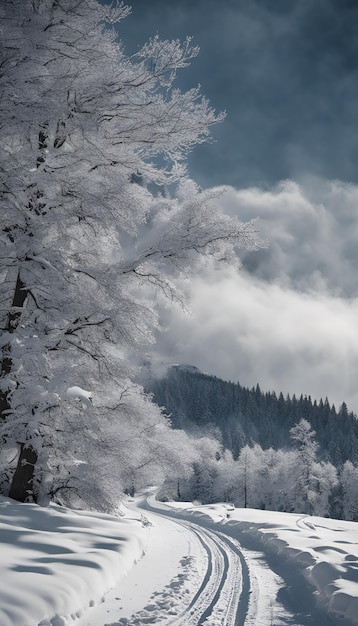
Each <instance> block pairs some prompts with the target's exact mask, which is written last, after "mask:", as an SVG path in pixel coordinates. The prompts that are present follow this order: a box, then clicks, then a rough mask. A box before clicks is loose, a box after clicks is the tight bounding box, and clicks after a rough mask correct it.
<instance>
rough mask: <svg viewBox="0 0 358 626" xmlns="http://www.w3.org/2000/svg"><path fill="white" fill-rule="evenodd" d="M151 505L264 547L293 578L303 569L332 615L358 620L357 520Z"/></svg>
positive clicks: (224, 506) (251, 546)
mask: <svg viewBox="0 0 358 626" xmlns="http://www.w3.org/2000/svg"><path fill="white" fill-rule="evenodd" d="M151 503H152V506H153V507H155V508H158V507H160V508H161V509H162V511H163V513H164V512H165V511H166V512H168V510H171V511H173V512H174V514H175V515H178V516H180V517H184V518H185V519H188V518H189V519H190V518H192V519H195V520H196V521H197V522H199V523H200V524H202V525H205V526H209V527H211V528H213V527H214V528H216V529H220V530H221V531H222V532H224V533H226V534H229V535H230V536H232V537H236V538H237V539H239V540H240V542H241V544H242V545H244V546H245V545H246V546H247V547H249V549H251V550H255V549H258V548H259V549H261V550H262V551H263V552H264V553H265V554H266V555H267V557H268V559H269V562H271V563H272V564H273V565H274V566H275V569H276V570H277V571H279V572H280V570H281V571H287V565H288V567H289V569H290V578H291V579H292V577H294V575H295V572H296V573H297V574H303V576H304V577H305V579H306V580H307V581H308V582H309V583H310V585H311V586H312V591H313V593H314V594H315V596H316V597H317V600H318V603H319V605H321V606H322V607H323V608H324V609H326V610H327V611H328V613H329V614H331V615H332V617H333V618H337V619H339V620H341V619H345V620H346V623H349V624H358V524H357V523H356V522H344V521H341V520H332V519H327V518H320V517H311V516H307V515H297V514H292V513H279V512H272V511H261V510H253V509H235V508H234V507H233V506H230V505H229V506H228V505H227V504H215V505H206V506H193V505H192V504H190V503H170V504H165V505H164V504H162V503H158V502H155V501H154V500H153V499H152V500H151Z"/></svg>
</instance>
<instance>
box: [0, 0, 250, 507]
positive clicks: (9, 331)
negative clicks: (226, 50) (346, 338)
mask: <svg viewBox="0 0 358 626" xmlns="http://www.w3.org/2000/svg"><path fill="white" fill-rule="evenodd" d="M128 12H129V9H128V7H126V6H124V5H123V4H118V3H114V4H113V5H107V4H104V3H101V4H100V3H99V2H97V0H61V2H58V1H57V0H28V1H26V0H25V1H24V0H4V1H3V2H2V3H1V5H0V19H1V22H2V37H1V44H2V47H1V65H0V68H1V69H0V93H1V103H0V128H1V141H0V168H1V193H0V205H1V209H0V210H1V231H0V283H1V284H0V291H1V294H0V297H1V311H0V313H1V322H0V324H1V330H2V335H1V340H0V341H1V344H0V347H1V351H2V365H1V377H0V394H1V395H0V409H1V417H2V419H1V424H0V436H1V440H2V442H3V444H4V449H5V453H4V455H3V456H2V459H5V461H4V474H3V475H4V476H5V479H6V480H5V483H7V484H8V486H9V493H10V495H11V496H12V497H14V498H16V499H19V500H25V499H26V498H32V499H35V500H36V501H38V500H39V499H40V498H41V497H42V496H43V495H45V496H48V495H49V496H51V495H54V494H58V493H60V492H62V494H63V493H64V491H65V490H67V491H68V493H69V492H71V491H73V489H74V488H75V487H76V485H78V489H77V492H78V493H81V494H82V495H83V494H86V493H90V492H91V489H92V493H94V491H95V489H94V487H93V485H95V484H96V483H97V484H98V496H96V498H97V499H98V501H100V500H101V497H102V496H101V495H100V494H101V492H102V490H103V488H104V484H103V483H104V482H105V481H104V480H103V478H104V476H103V472H104V469H103V468H104V465H106V467H107V468H108V473H107V474H108V475H107V474H106V480H107V487H106V489H105V491H106V498H107V496H109V494H112V495H113V492H114V490H115V489H116V488H117V485H120V480H119V479H120V478H121V475H120V474H121V473H120V472H119V471H118V467H122V468H124V467H125V468H126V469H125V471H127V472H128V471H130V467H129V465H128V464H129V463H130V462H131V459H132V460H133V468H132V469H133V471H135V472H138V470H139V468H140V466H141V464H142V467H144V466H145V464H146V463H147V465H148V463H149V460H148V455H149V456H150V451H151V453H152V455H153V456H156V455H158V454H159V448H160V447H161V450H162V452H161V453H160V456H161V458H162V459H164V458H165V456H166V455H165V453H164V447H165V446H164V443H163V442H164V441H165V440H166V439H167V435H165V436H163V437H162V436H160V437H159V436H158V429H159V430H160V429H162V430H163V431H164V430H165V429H167V430H168V429H169V425H168V422H167V420H166V419H165V417H164V416H163V415H162V414H161V412H160V411H159V410H158V409H156V408H155V407H154V406H153V405H151V404H150V401H149V400H148V398H147V397H146V396H145V395H144V393H143V390H142V389H141V387H139V386H138V385H135V384H134V383H133V376H134V374H135V367H134V366H133V363H134V359H133V354H134V353H135V352H136V351H137V352H138V351H139V350H141V349H142V348H143V346H145V345H147V344H148V342H150V341H152V340H153V330H154V329H155V328H156V327H157V325H158V315H157V312H156V306H155V301H154V297H153V293H152V291H150V289H156V291H157V292H158V293H159V294H161V295H162V296H164V297H165V298H167V299H169V300H175V299H177V300H180V294H178V293H177V292H176V290H175V286H174V282H173V279H174V277H175V275H176V274H177V273H178V272H179V273H180V272H184V271H187V270H188V269H190V268H191V267H192V265H193V263H194V262H195V259H196V258H197V257H199V256H200V255H201V254H207V255H210V257H211V258H212V259H214V260H217V261H220V262H222V261H229V262H232V261H233V260H236V246H237V245H248V246H250V247H254V246H255V245H256V236H255V232H254V230H255V229H254V227H253V225H252V224H251V223H250V224H242V223H240V222H239V221H238V220H235V219H232V218H229V217H227V216H225V215H222V214H221V213H220V212H219V211H218V209H217V208H216V206H215V202H214V199H213V197H212V196H211V195H210V193H208V192H202V191H200V190H198V189H197V188H196V186H195V185H194V183H192V182H191V181H189V180H188V179H187V178H186V175H185V157H186V155H187V153H188V151H189V150H190V149H191V148H192V147H193V146H194V145H195V144H197V143H200V142H202V141H204V140H206V139H207V137H208V135H209V129H210V126H211V125H212V124H213V123H214V122H216V121H218V120H219V119H220V116H216V115H215V113H214V112H213V110H212V109H211V108H210V106H209V105H208V102H207V101H206V100H205V98H202V97H201V95H200V93H199V90H198V89H191V90H189V91H188V92H184V93H182V92H181V91H180V90H178V89H176V88H174V86H173V82H174V80H175V77H176V73H177V71H178V70H180V69H181V68H184V67H185V66H187V65H188V63H189V62H190V60H191V59H192V58H193V57H194V56H195V55H196V54H197V49H196V48H193V47H192V46H191V44H190V40H187V41H185V42H184V43H183V44H181V43H180V42H178V41H173V42H169V41H160V40H159V39H158V38H157V37H155V38H154V39H152V40H150V41H149V42H148V43H147V44H146V45H145V46H144V47H143V48H142V49H141V50H140V51H139V52H138V53H137V54H136V55H135V56H134V57H132V58H128V57H127V56H126V55H125V53H124V51H123V48H122V46H121V44H120V42H118V41H117V31H116V28H117V27H118V24H119V22H121V20H122V19H123V18H125V17H126V16H127V14H128ZM142 181H144V183H145V184H143V182H142ZM174 184H176V185H177V186H176V190H175V191H173V192H172V194H171V196H169V194H168V193H167V192H165V193H159V191H158V190H159V189H162V188H163V186H168V185H172V186H173V185H174ZM160 186H161V187H160ZM149 189H152V191H149ZM173 436H174V435H173ZM129 442H131V443H130V444H129ZM134 442H135V443H134ZM131 446H132V449H134V448H136V449H137V452H138V457H137V456H134V458H133V455H132V456H131V454H129V450H130V449H131ZM15 448H16V449H17V451H18V453H17V455H15V454H13V451H14V449H15ZM167 456H168V455H167ZM10 459H11V462H10ZM104 459H105V462H104ZM125 459H127V461H125ZM106 471H107V470H106ZM5 483H4V485H3V492H4V491H5V490H6V484H5ZM119 488H121V486H120V487H119ZM106 498H105V499H106ZM89 499H90V497H89Z"/></svg>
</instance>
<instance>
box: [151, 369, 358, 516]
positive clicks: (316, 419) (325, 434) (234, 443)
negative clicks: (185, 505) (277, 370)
mask: <svg viewBox="0 0 358 626" xmlns="http://www.w3.org/2000/svg"><path fill="white" fill-rule="evenodd" d="M147 386H148V389H150V390H151V391H152V392H153V394H154V399H155V401H156V402H157V403H158V405H160V406H164V407H165V410H166V412H167V413H168V415H170V419H171V422H172V425H173V426H174V427H175V428H179V429H184V430H186V431H187V432H188V433H190V434H191V435H192V436H193V437H203V436H204V434H205V433H206V435H207V437H208V439H207V441H206V446H207V447H206V448H205V450H204V451H203V453H202V455H201V459H197V461H196V463H195V466H194V474H193V475H192V476H191V477H190V479H189V481H187V482H182V484H181V487H180V490H179V491H180V497H183V498H184V499H185V498H189V499H190V498H196V499H197V500H200V501H204V502H213V501H217V500H222V499H226V500H229V501H232V502H234V503H235V504H236V505H237V506H249V507H253V508H267V509H271V510H282V511H290V512H299V513H307V514H316V515H323V516H331V517H338V518H344V519H349V520H356V521H358V419H357V416H356V415H355V414H354V413H352V412H349V411H348V409H347V405H346V404H345V403H343V404H342V406H341V407H340V408H339V410H338V411H336V409H335V407H334V405H332V406H331V405H330V404H329V401H328V399H327V398H326V399H325V400H324V401H323V400H320V401H319V402H317V401H316V400H313V401H312V399H311V397H310V396H308V397H307V396H303V395H301V396H300V397H299V398H296V396H295V395H293V396H292V397H290V396H289V395H287V396H286V397H284V396H283V394H282V393H280V394H279V395H276V393H274V392H262V391H261V389H260V387H259V385H257V386H256V387H254V388H252V389H248V388H246V387H243V386H241V385H240V384H239V383H232V382H227V381H223V380H220V379H219V378H217V377H214V376H209V375H206V374H203V373H201V372H200V371H199V370H196V368H193V367H187V366H172V367H170V368H169V369H168V372H167V374H166V376H164V377H163V378H161V379H152V380H151V381H150V383H148V385H147ZM209 441H211V444H210V443H209ZM215 442H216V444H215ZM168 489H169V491H168V493H170V485H169V486H168ZM164 493H165V492H164Z"/></svg>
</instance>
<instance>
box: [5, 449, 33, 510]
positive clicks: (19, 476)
mask: <svg viewBox="0 0 358 626" xmlns="http://www.w3.org/2000/svg"><path fill="white" fill-rule="evenodd" d="M36 462H37V453H36V452H35V450H34V449H33V448H30V447H28V448H25V446H24V444H21V447H20V455H19V460H18V463H17V467H16V470H15V474H14V476H13V479H12V483H11V487H10V491H9V498H13V499H14V500H17V501H18V502H25V501H26V500H30V501H34V502H36V494H34V492H33V482H34V471H35V464H36Z"/></svg>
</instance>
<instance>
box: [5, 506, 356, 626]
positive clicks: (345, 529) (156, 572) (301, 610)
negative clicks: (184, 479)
mask: <svg viewBox="0 0 358 626" xmlns="http://www.w3.org/2000/svg"><path fill="white" fill-rule="evenodd" d="M143 554H144V556H143ZM0 555H1V556H0V580H1V585H0V626H38V625H41V626H65V625H66V624H73V626H105V625H110V626H123V625H128V626H129V625H130V626H132V625H133V626H134V625H136V626H140V625H142V624H161V625H162V626H169V625H170V624H171V625H173V626H199V625H200V624H206V625H207V626H218V625H219V624H220V625H222V626H229V625H231V624H232V625H233V626H243V625H245V626H258V625H259V626H283V625H288V624H291V625H295V626H306V625H311V626H328V625H329V624H331V625H335V624H337V625H338V624H342V625H343V624H358V524H356V523H353V522H342V521H338V520H330V519H324V518H318V517H307V516H300V515H294V514H288V513H275V512H269V511H255V510H250V509H246V510H243V509H234V508H233V507H232V506H230V505H227V504H217V505H213V506H194V505H193V504H188V503H186V504H183V503H180V504H179V503H166V504H160V503H158V502H156V501H155V500H154V498H149V499H148V501H147V500H145V499H142V501H137V502H129V503H128V505H127V507H126V508H124V507H123V508H121V511H120V514H119V515H118V516H109V515H104V514H98V513H86V512H74V511H71V510H69V509H63V508H61V507H57V506H50V507H48V508H43V509H42V508H40V507H37V506H35V505H32V504H18V503H16V502H14V501H12V500H9V499H4V498H1V499H0ZM141 557H143V558H141ZM109 590H111V591H109ZM107 591H108V593H106V592H107ZM102 600H104V601H102Z"/></svg>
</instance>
